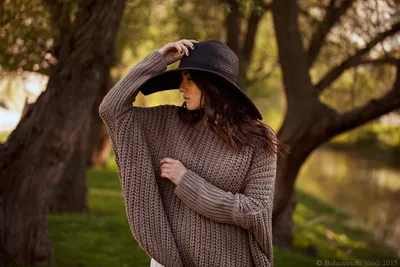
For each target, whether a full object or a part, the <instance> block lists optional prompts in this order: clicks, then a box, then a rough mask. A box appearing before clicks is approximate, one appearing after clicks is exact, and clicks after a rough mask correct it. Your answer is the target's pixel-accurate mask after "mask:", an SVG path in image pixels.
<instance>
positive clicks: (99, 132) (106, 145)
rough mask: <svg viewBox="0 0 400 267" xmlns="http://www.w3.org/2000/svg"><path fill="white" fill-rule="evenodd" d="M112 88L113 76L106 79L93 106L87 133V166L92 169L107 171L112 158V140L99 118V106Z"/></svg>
mask: <svg viewBox="0 0 400 267" xmlns="http://www.w3.org/2000/svg"><path fill="white" fill-rule="evenodd" d="M111 87H112V80H111V75H110V73H108V75H107V76H106V78H105V81H104V83H103V85H102V86H101V88H100V91H99V94H98V96H97V98H96V102H95V103H94V105H93V109H92V117H91V121H90V123H89V124H90V128H89V129H88V132H87V137H86V138H87V145H88V146H87V153H86V165H87V167H90V168H95V169H105V168H106V167H107V166H108V160H109V158H110V151H111V140H110V137H109V136H108V133H107V128H106V126H105V124H104V123H103V121H102V119H101V118H100V116H99V106H100V103H101V101H102V100H103V98H104V96H105V95H106V94H107V92H108V90H110V88H111Z"/></svg>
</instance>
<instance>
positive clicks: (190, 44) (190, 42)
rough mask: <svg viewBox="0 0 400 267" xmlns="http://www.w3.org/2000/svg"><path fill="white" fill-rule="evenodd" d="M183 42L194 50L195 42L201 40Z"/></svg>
mask: <svg viewBox="0 0 400 267" xmlns="http://www.w3.org/2000/svg"><path fill="white" fill-rule="evenodd" d="M182 42H183V43H184V44H186V45H187V46H189V47H190V48H191V49H192V50H193V49H194V45H193V43H198V42H199V41H196V40H182Z"/></svg>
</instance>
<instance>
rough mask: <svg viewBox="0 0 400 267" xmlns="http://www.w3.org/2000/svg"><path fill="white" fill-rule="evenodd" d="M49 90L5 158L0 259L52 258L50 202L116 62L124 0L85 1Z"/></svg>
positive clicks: (0, 162) (0, 159)
mask: <svg viewBox="0 0 400 267" xmlns="http://www.w3.org/2000/svg"><path fill="white" fill-rule="evenodd" d="M79 5H80V7H79V12H78V14H77V16H76V20H75V21H74V23H73V25H72V28H71V31H70V35H69V36H68V37H67V38H64V39H63V43H62V44H61V47H60V52H59V55H58V64H57V66H56V67H55V69H54V70H53V72H52V73H51V75H50V79H49V83H48V85H47V90H46V91H45V92H44V93H43V94H42V95H40V97H39V98H38V100H37V102H36V103H35V106H34V107H33V108H32V109H31V110H30V111H29V112H27V113H26V114H25V116H24V118H23V119H22V120H21V121H20V123H19V124H18V126H17V128H16V129H15V130H14V131H13V132H12V133H11V135H10V137H9V138H8V140H7V143H5V144H4V146H2V151H0V152H1V155H0V179H1V180H0V261H1V263H4V264H10V263H13V262H22V263H24V264H27V265H34V264H36V263H39V262H52V257H53V249H52V245H51V242H50V240H49V237H48V231H47V212H48V207H47V203H48V202H49V200H50V197H51V194H52V191H53V189H54V186H55V185H56V184H57V182H58V181H59V179H60V177H61V176H62V174H63V172H64V170H65V168H66V166H67V165H68V162H69V159H70V158H71V156H72V153H73V150H74V144H75V143H76V142H77V141H78V140H79V138H80V136H81V129H82V126H83V125H84V123H85V122H87V120H88V119H89V116H90V112H91V110H92V107H93V103H94V100H95V98H96V96H97V94H98V90H99V88H100V86H101V85H102V83H103V77H105V75H107V72H108V70H109V67H110V66H111V64H112V62H113V54H114V52H113V51H114V43H115V38H116V33H117V32H118V28H119V24H120V20H121V17H122V13H123V10H124V7H125V1H124V0H113V1H111V0H110V1H80V2H79Z"/></svg>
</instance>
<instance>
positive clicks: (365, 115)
mask: <svg viewBox="0 0 400 267" xmlns="http://www.w3.org/2000/svg"><path fill="white" fill-rule="evenodd" d="M397 108H400V61H397V72H396V79H395V81H394V83H393V87H392V89H391V90H390V91H389V92H387V93H386V94H385V95H384V96H382V97H381V98H379V99H372V100H370V101H369V102H368V103H367V104H365V105H363V106H361V107H358V108H355V109H353V110H351V111H349V112H345V113H343V114H337V115H336V117H335V118H334V119H333V120H330V121H329V126H328V128H329V129H327V130H326V132H329V133H330V134H329V135H330V137H332V136H335V135H337V134H340V133H343V132H345V131H348V130H351V129H354V128H356V127H358V126H360V125H362V124H364V123H367V122H368V121H371V120H373V119H376V118H379V117H380V116H382V115H384V114H386V113H389V112H391V111H393V110H395V109H397Z"/></svg>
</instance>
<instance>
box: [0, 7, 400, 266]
mask: <svg viewBox="0 0 400 267" xmlns="http://www.w3.org/2000/svg"><path fill="white" fill-rule="evenodd" d="M110 2H113V3H114V2H115V3H117V2H118V3H122V2H123V1H110ZM1 4H2V8H1V11H0V12H1V16H0V20H1V24H0V40H1V42H0V77H1V79H0V90H1V98H0V105H1V106H2V107H3V108H4V109H3V112H4V113H2V114H5V116H8V115H6V114H11V112H10V110H14V113H13V114H14V115H15V114H23V116H22V118H21V119H20V121H19V124H18V126H16V125H15V126H16V129H15V130H14V131H13V132H12V133H11V134H10V130H5V131H4V133H3V136H4V142H5V143H4V144H3V145H2V147H1V149H2V150H1V154H0V156H1V157H0V173H1V177H0V179H1V184H2V185H1V186H0V188H1V190H0V197H1V199H2V200H3V202H1V203H2V204H1V205H4V206H3V208H4V209H5V210H7V208H5V207H7V205H9V206H10V207H11V206H13V205H21V207H22V206H23V204H22V203H25V202H22V200H23V199H24V198H21V196H20V195H18V194H10V193H8V192H13V191H16V190H20V189H21V188H24V190H27V191H26V192H35V193H32V194H33V197H34V198H38V196H36V194H39V195H40V198H41V199H42V196H41V194H42V193H43V192H46V194H48V195H49V198H48V199H51V201H49V202H48V203H47V204H48V205H47V204H46V205H43V203H42V204H40V205H39V204H38V202H32V205H33V206H34V207H36V206H43V207H44V206H46V207H48V208H49V209H50V211H54V212H55V211H58V212H88V211H89V208H88V205H87V188H86V179H85V176H86V168H97V169H104V168H107V165H108V162H109V158H110V155H111V161H112V156H113V155H112V151H111V150H110V141H109V139H108V136H107V133H106V131H105V128H104V125H103V124H102V122H101V120H100V118H99V116H98V112H97V110H98V105H99V104H100V102H101V100H102V98H103V97H104V95H105V94H106V93H107V91H108V90H109V89H110V88H111V87H112V85H113V84H114V83H115V82H116V81H118V80H119V79H120V78H121V77H122V76H123V75H124V74H125V73H126V72H127V71H128V70H129V69H130V68H131V67H132V66H133V65H134V64H135V63H137V62H138V61H140V60H141V59H142V58H143V57H144V56H145V55H146V54H148V53H149V52H150V51H151V50H154V49H159V48H160V47H162V46H163V45H164V44H165V43H166V42H170V41H174V40H179V39H183V38H185V39H197V40H200V41H201V40H207V39H218V40H221V41H223V42H225V43H226V44H227V45H228V46H229V47H231V49H232V50H234V51H235V52H236V54H237V55H238V56H239V59H240V63H241V66H240V75H239V76H240V79H239V83H240V86H241V87H242V88H243V89H244V90H245V91H246V93H247V94H248V95H249V96H250V97H251V98H252V99H253V100H254V102H255V103H256V104H257V106H258V107H259V109H260V110H261V112H262V113H263V115H264V122H265V123H267V124H269V125H271V126H272V127H273V128H274V129H275V131H276V132H277V133H278V137H279V138H280V139H281V141H283V142H285V143H287V144H289V145H290V146H291V153H290V154H289V155H287V157H285V158H284V159H282V160H281V161H280V162H279V170H278V175H277V181H276V190H275V192H276V193H275V199H274V213H273V230H274V243H275V244H276V245H279V246H281V247H291V246H293V245H297V243H298V241H297V239H296V233H297V232H296V231H297V228H296V227H295V226H294V225H295V224H296V223H298V221H296V217H295V216H293V214H294V212H295V210H296V208H299V207H297V205H296V203H297V198H296V191H295V188H296V186H297V185H298V184H299V183H300V185H299V186H301V187H302V188H304V189H305V190H309V191H312V192H313V193H315V194H320V197H322V195H329V194H328V193H327V192H328V191H329V186H328V187H327V188H324V190H325V191H324V190H315V189H313V188H312V187H311V186H310V185H311V184H312V185H313V186H314V187H317V186H319V188H320V189H321V188H322V185H321V184H320V183H321V180H322V179H321V177H324V179H328V177H330V176H329V175H331V174H329V175H328V174H326V173H323V170H331V168H334V169H333V170H331V172H332V173H333V174H332V176H333V177H335V178H338V177H342V176H343V177H345V179H346V180H348V182H349V183H350V181H358V177H359V176H363V177H366V176H368V175H364V174H363V175H359V174H354V173H353V171H348V172H346V174H343V173H342V172H341V169H339V166H342V164H345V163H340V164H339V163H337V164H336V165H335V164H333V165H335V166H334V167H332V166H331V165H330V163H329V162H330V161H334V162H336V157H337V156H336V155H337V154H335V153H336V152H332V151H329V152H327V151H326V150H323V149H321V146H324V147H325V145H326V144H329V146H330V148H331V149H332V148H335V149H340V150H341V151H344V152H343V155H344V154H346V155H348V154H350V153H349V152H348V151H349V150H351V149H352V148H354V147H364V148H365V147H368V151H364V150H363V151H364V152H362V157H369V158H371V155H372V157H373V158H383V157H385V158H387V160H386V161H385V162H387V161H389V162H391V163H393V162H394V165H396V164H398V161H395V160H394V158H398V156H396V155H398V154H397V153H400V152H399V150H400V149H399V147H400V134H399V132H400V131H398V130H399V128H400V122H399V121H400V119H399V118H400V113H399V107H400V88H399V86H400V80H399V79H400V77H398V72H399V69H398V67H399V56H400V55H399V52H400V50H399V49H400V46H399V45H400V44H399V42H400V37H399V36H400V35H399V33H398V32H399V30H400V22H399V19H400V16H399V14H400V13H399V5H398V1H395V0H368V1H361V0H298V1H295V0H288V1H268V0H208V1H200V0H190V1H183V0H169V1H161V0H137V1H127V3H126V7H125V11H124V15H123V16H122V18H121V19H122V21H121V24H120V27H119V26H118V25H119V24H118V23H117V20H118V19H116V18H112V16H111V15H109V17H108V19H110V20H112V19H113V21H115V23H114V24H113V23H110V24H107V26H109V28H106V29H103V28H101V27H100V26H101V25H102V24H101V23H102V21H100V18H99V14H101V10H106V9H107V8H110V6H108V5H111V4H110V3H107V4H106V3H105V2H104V3H102V4H100V3H97V4H95V2H94V1H89V0H88V1H73V0H60V1H56V2H53V1H47V0H42V1H39V0H34V1H26V0H18V1H2V2H1ZM97 5H98V7H97ZM121 5H122V4H121ZM95 7H97V8H98V9H96V8H95ZM119 7H120V6H119ZM82 8H84V9H82ZM85 8H86V9H85ZM120 8H122V6H121V7H120ZM82 10H86V11H87V15H86V16H87V17H82V18H81V17H80V16H78V15H79V14H81V13H79V12H83V11H82ZM112 10H114V11H115V12H117V13H118V12H122V11H121V10H122V9H118V10H119V11H116V10H115V9H112ZM118 14H119V13H118ZM90 16H93V19H99V21H97V22H98V24H97V25H93V24H91V23H90V18H91V17H90ZM85 19H87V21H86V20H85ZM103 19H106V18H103ZM103 22H104V21H103ZM79 23H80V24H79ZM85 23H88V25H86V24H85ZM117 24H118V25H117ZM102 31H104V32H102ZM88 33H90V34H88ZM107 33H108V34H110V36H111V35H112V34H116V35H117V36H116V40H115V44H114V42H113V40H112V38H113V37H110V38H111V39H107V38H105V39H102V38H100V37H99V36H108V35H106V34H107ZM96 38H97V39H96ZM98 38H100V39H98ZM107 41H109V42H108V43H107ZM82 44H83V46H80V45H82ZM85 44H86V45H85ZM98 53H100V54H101V53H104V54H101V55H102V57H101V58H102V59H101V60H103V61H102V63H99V62H98V63H96V62H97V61H96V60H94V55H99V54H98ZM112 55H113V57H112ZM98 64H100V65H98ZM178 64H179V63H178V62H177V63H175V64H173V65H172V66H170V68H175V67H177V65H178ZM99 66H101V67H100V69H101V79H96V78H95V76H91V75H93V73H92V72H91V71H90V70H93V69H96V68H97V67H99ZM80 70H81V71H82V72H80ZM83 71H86V72H83ZM88 71H89V72H88ZM83 73H85V75H84V74H83ZM64 75H66V76H64ZM69 75H77V76H76V79H75V80H74V79H71V78H70V77H71V76H69ZM86 75H87V76H86ZM59 76H61V77H59ZM33 77H34V78H33ZM52 77H58V78H57V79H56V80H60V79H61V80H62V79H64V78H63V77H67V78H65V79H66V80H63V81H64V82H63V83H60V82H52V81H54V79H55V78H53V80H52ZM73 77H75V76H73ZM96 77H97V76H96ZM86 80H88V81H93V83H91V85H90V86H88V85H87V84H86V83H85V81H86ZM34 81H36V83H35V82H34ZM94 81H95V82H94ZM46 83H47V86H45V85H46ZM30 87H33V88H35V90H29V88H30ZM52 88H53V89H52ZM33 91H34V92H36V93H32V92H33ZM41 91H43V93H42V95H41V96H40V97H39V98H38V99H37V100H36V97H37V95H38V94H39V92H41ZM30 92H31V93H30ZM26 97H28V98H26ZM137 101H138V102H137V103H138V105H141V106H153V105H159V104H162V103H166V102H168V103H172V104H176V105H180V104H181V99H180V94H179V92H177V90H171V91H166V92H165V91H164V92H160V93H157V94H153V95H149V96H146V97H143V95H139V96H138V100H137ZM13 107H14V108H13ZM5 109H6V110H7V112H10V113H5V112H6V111H4V110H5ZM56 110H58V111H56ZM78 111H79V112H78ZM86 111H87V112H86ZM85 114H86V115H88V114H90V116H87V118H86V115H85ZM382 115H386V116H383V117H382ZM10 117H11V116H10ZM53 123H54V124H53ZM15 126H14V127H15ZM55 126H56V129H55ZM12 129H13V127H12ZM0 130H1V129H0ZM7 138H8V139H7ZM6 139H7V140H6ZM33 146H34V147H35V149H32V150H31V149H30V148H31V147H33ZM357 151H358V150H357ZM314 153H320V154H317V155H319V160H321V159H324V158H325V157H326V158H327V162H328V163H327V162H324V163H323V164H322V165H321V163H320V162H319V161H317V160H314V159H310V160H308V159H309V157H310V155H314ZM392 153H393V154H392ZM382 155H385V156H382ZM387 155H389V156H387ZM33 159H35V160H33ZM27 161H28V162H32V163H30V164H25V163H26V162H27ZM53 161H55V162H57V164H55V165H54V164H52V163H51V162H53ZM307 162H310V163H307ZM392 165H393V164H392ZM328 166H329V167H328ZM345 166H346V168H349V169H350V170H352V169H358V168H360V166H359V165H358V164H357V163H356V162H348V163H347V165H345ZM302 170H303V172H302ZM311 170H312V171H311ZM375 170H376V168H375V169H368V168H366V167H365V171H367V172H373V171H375ZM390 171H394V172H396V174H397V175H399V171H396V170H392V169H390ZM302 173H305V174H306V175H305V176H307V178H303V177H305V176H304V175H303V176H302ZM32 174H34V175H32ZM28 176H29V178H23V177H28ZM383 176H385V177H392V176H391V175H388V174H387V172H385V174H383ZM394 176H396V175H394ZM399 176H400V175H399ZM379 177H380V176H379ZM379 177H378V178H376V177H375V176H371V178H370V180H374V181H376V179H381V178H379ZM343 179H344V178H343ZM303 180H304V181H307V185H305V184H304V183H303V182H302V181H303ZM389 180H390V183H391V186H392V187H391V191H390V193H386V195H387V196H390V197H388V198H387V199H386V200H385V201H386V202H384V203H385V205H386V204H388V205H389V204H390V203H394V202H392V201H393V199H397V197H398V193H396V192H398V191H396V190H400V181H399V179H397V178H390V179H389ZM11 181H13V182H11ZM362 181H364V180H362ZM36 182H37V183H41V185H40V186H39V185H35V183H36ZM331 182H332V183H334V184H335V185H339V184H341V183H339V182H337V181H331ZM363 183H364V182H363ZM393 184H394V186H393ZM370 186H371V187H375V186H376V184H373V183H372V184H371V185H370ZM338 188H340V187H339V186H338ZM350 190H354V191H357V190H359V188H351V189H350ZM338 191H340V190H339V189H338ZM359 191H360V192H361V191H362V190H359ZM24 192H25V191H24ZM71 192H73V193H71ZM363 192H364V193H365V191H363ZM368 192H369V191H368ZM388 192H389V191H388ZM46 197H47V196H46ZM353 197H354V196H353ZM19 198H21V199H20V200H17V199H19ZM5 199H13V200H12V201H11V200H8V202H7V201H5ZM46 199H47V198H46ZM389 199H390V200H389ZM327 200H329V201H331V202H333V203H335V204H338V205H341V206H343V207H344V208H345V209H346V208H348V209H351V208H354V207H352V206H351V205H349V204H348V202H352V200H353V199H352V198H351V196H350V197H349V198H347V202H346V203H343V202H340V200H338V199H334V196H332V199H327ZM373 200H374V199H373ZM373 200H372V201H373ZM10 201H11V202H10ZM4 203H6V204H4ZM7 203H8V204H7ZM16 203H17V204H16ZM18 203H19V204H18ZM374 203H378V201H377V200H376V201H375V202H374ZM380 203H381V204H382V202H380ZM35 205H36V206H35ZM360 205H361V204H360ZM25 208H27V207H24V209H25ZM300 208H301V207H300ZM358 208H359V206H358ZM31 210H32V211H33V210H35V211H36V212H33V213H35V214H36V215H35V216H38V214H40V212H41V211H39V209H38V208H37V207H36V208H34V209H32V207H31ZM40 210H41V209H40ZM392 211H393V210H390V209H389V208H385V209H384V211H381V213H382V212H383V213H384V214H385V215H384V216H385V219H381V220H379V221H378V220H377V219H375V217H374V216H375V215H376V213H373V214H372V215H368V212H367V211H366V212H365V213H363V214H357V212H354V213H353V214H354V215H359V216H361V217H362V216H366V218H367V219H365V223H366V224H367V225H368V226H372V227H373V225H371V224H376V225H377V224H382V225H384V226H383V228H380V227H379V229H385V230H382V232H385V236H386V237H388V236H389V237H390V238H389V240H390V241H391V242H392V243H393V242H397V241H400V229H398V227H397V228H396V227H395V226H394V225H400V224H399V223H398V222H399V221H400V219H399V218H400V214H399V213H400V211H398V212H397V213H394V215H393V212H392ZM390 213H391V214H392V216H388V215H389V214H390ZM13 217H14V218H13V220H12V222H14V221H18V220H21V218H22V217H18V215H13ZM42 222H43V219H42ZM388 222H390V224H389V223H388ZM0 224H2V225H3V226H4V227H5V228H4V229H7V227H10V226H7V225H8V222H5V221H4V220H3V221H2V219H1V217H0ZM17 227H18V226H17ZM391 227H392V228H391ZM388 228H390V229H391V230H390V234H388V233H387V229H388ZM396 240H397V241H396ZM4 244H5V245H4V247H6V248H7V247H8V246H9V245H7V243H4ZM0 251H7V249H4V248H1V249H0ZM7 253H9V252H7ZM47 255H49V254H47ZM13 256H16V254H15V255H13ZM16 257H19V256H16ZM21 259H24V260H27V259H28V258H26V257H25V258H24V257H21ZM29 259H30V258H29ZM47 259H48V258H47ZM27 261H28V260H27Z"/></svg>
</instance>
